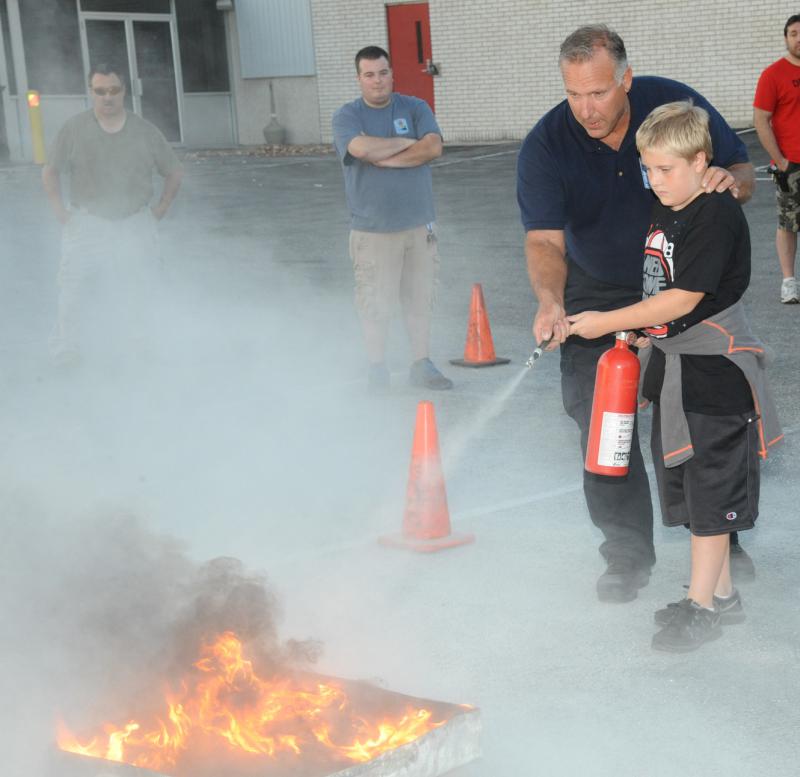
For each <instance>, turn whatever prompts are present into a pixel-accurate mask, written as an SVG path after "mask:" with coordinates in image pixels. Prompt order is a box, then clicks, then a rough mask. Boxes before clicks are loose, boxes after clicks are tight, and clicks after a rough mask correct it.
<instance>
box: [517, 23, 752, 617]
mask: <svg viewBox="0 0 800 777" xmlns="http://www.w3.org/2000/svg"><path fill="white" fill-rule="evenodd" d="M559 62H560V66H561V75H562V77H563V80H564V87H565V89H566V93H567V99H566V100H565V101H564V102H562V103H560V104H559V105H557V106H556V107H555V108H553V109H552V110H550V111H549V112H548V113H547V114H545V116H544V117H543V118H542V119H541V120H540V121H539V122H538V123H537V124H536V126H535V127H534V128H533V130H531V132H530V134H529V135H528V137H527V138H526V139H525V142H524V143H523V145H522V148H521V150H520V155H519V161H518V168H517V199H518V201H519V205H520V210H521V214H522V223H523V226H524V228H525V230H526V238H525V254H526V258H527V263H528V274H529V276H530V280H531V285H532V287H533V291H534V293H535V295H536V297H537V299H538V302H539V306H538V310H537V312H536V316H535V319H534V323H533V335H534V337H535V339H536V341H537V342H544V341H548V340H549V341H550V344H549V346H548V349H549V350H553V349H555V348H556V347H559V346H560V347H561V388H562V397H563V401H564V408H565V409H566V411H567V413H568V414H569V415H570V416H571V417H572V419H573V420H574V421H575V422H576V423H577V424H578V427H579V428H580V431H581V446H582V450H583V454H584V457H585V453H586V443H587V438H588V433H589V421H590V417H591V408H592V397H593V393H594V379H595V372H596V366H597V360H598V359H599V358H600V356H601V355H602V354H603V353H604V352H605V351H606V350H608V348H609V347H611V345H612V344H613V336H605V337H601V338H598V339H596V340H585V339H583V338H580V337H577V336H573V337H569V336H568V335H569V322H568V321H567V315H569V314H571V313H577V312H579V311H581V310H586V309H592V310H613V309H616V308H620V307H623V306H625V305H629V304H632V303H635V302H637V301H639V300H640V299H641V297H642V277H641V263H642V259H641V257H642V250H643V246H644V241H645V236H646V233H647V227H648V225H649V218H650V210H651V207H652V204H653V194H652V192H651V191H650V189H649V184H648V183H647V176H646V174H645V173H644V172H643V168H642V166H641V161H640V159H639V154H638V152H637V149H636V142H635V135H636V130H637V129H638V128H639V125H640V124H641V123H642V121H643V120H644V119H645V117H646V116H647V114H648V113H650V111H651V110H652V109H653V108H655V107H656V106H658V105H662V104H664V103H668V102H673V101H675V100H682V99H687V98H688V99H692V100H693V101H694V103H695V104H697V105H700V106H701V107H703V108H705V109H706V110H707V111H708V112H709V114H710V116H711V136H712V138H713V144H714V160H713V166H712V167H709V169H708V170H707V172H706V174H705V176H704V179H703V186H704V188H705V190H706V191H709V192H710V191H719V192H721V191H725V190H726V189H731V191H732V192H733V194H734V195H735V196H736V197H737V198H738V199H739V201H740V202H744V201H746V200H747V199H749V197H750V196H751V193H752V190H753V182H754V174H753V167H752V165H751V164H750V163H749V162H748V158H747V151H746V149H745V147H744V144H743V143H742V142H741V141H740V140H739V138H738V137H737V136H736V134H735V133H734V132H733V131H732V130H731V128H730V127H729V126H728V125H727V124H726V123H725V121H724V119H722V117H721V116H720V115H719V113H718V112H717V111H715V110H714V108H713V107H711V105H710V104H709V103H708V102H707V101H706V100H705V99H704V98H703V97H701V96H700V95H699V94H698V93H697V92H695V91H694V90H692V89H690V88H689V87H688V86H685V85H684V84H681V83H678V82H676V81H670V80H667V79H663V78H657V77H639V78H633V73H632V72H631V68H630V67H629V66H628V62H627V55H626V52H625V45H624V43H623V41H622V39H621V38H620V37H619V35H617V34H616V33H615V32H613V31H612V30H610V29H608V27H606V26H605V25H592V26H586V27H581V28H579V29H578V30H576V31H575V32H573V33H572V34H571V35H570V36H569V37H567V38H566V40H565V41H564V43H562V45H561V51H560V56H559ZM583 487H584V495H585V497H586V503H587V506H588V509H589V514H590V516H591V519H592V522H593V523H594V524H595V526H597V527H598V528H599V529H600V530H601V531H602V533H603V535H604V538H605V541H604V542H603V543H602V545H601V546H600V553H601V554H602V556H603V557H604V558H605V560H606V562H607V565H608V566H607V569H606V571H605V572H604V573H603V574H602V575H601V576H600V578H599V579H598V581H597V595H598V597H599V598H600V600H602V601H613V602H627V601H631V600H632V599H635V598H636V596H637V592H638V589H639V588H641V587H642V586H644V585H647V582H648V581H649V578H650V569H651V567H652V565H653V564H654V563H655V552H654V549H653V508H652V502H651V498H650V484H649V483H648V479H647V473H646V472H645V469H644V462H643V460H642V453H641V450H640V448H639V441H638V434H637V433H636V431H634V437H633V445H632V448H631V455H630V469H629V473H628V475H627V476H626V477H605V476H602V475H594V474H591V473H588V472H585V471H584V473H583ZM732 558H733V556H732ZM746 561H747V562H749V558H747V559H746ZM750 563H751V562H750Z"/></svg>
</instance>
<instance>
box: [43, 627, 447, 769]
mask: <svg viewBox="0 0 800 777" xmlns="http://www.w3.org/2000/svg"><path fill="white" fill-rule="evenodd" d="M165 706H166V710H165V714H164V715H163V716H162V717H160V718H156V720H155V723H153V724H151V725H149V726H145V725H144V724H143V723H141V722H139V721H136V720H130V721H128V722H127V723H126V724H124V725H122V726H115V725H112V724H106V725H105V726H104V727H103V734H102V735H100V734H95V735H94V736H93V737H92V738H91V739H89V740H88V741H86V742H82V741H80V740H79V739H78V738H77V737H76V736H75V735H74V734H73V733H72V732H71V731H70V730H69V729H68V728H67V726H66V725H65V724H63V723H62V724H60V725H59V731H58V738H57V741H58V746H59V747H60V748H61V749H62V750H66V751H68V752H71V753H77V754H79V755H85V756H92V757H95V758H105V759H107V760H109V761H117V762H121V763H127V764H131V765H132V766H139V767H143V768H147V769H154V770H163V769H174V768H176V767H180V761H181V758H182V756H184V755H185V754H187V753H190V752H191V750H192V748H194V747H203V748H207V747H208V746H209V743H212V745H213V744H216V746H217V747H218V746H219V741H220V740H222V741H223V742H224V743H227V746H228V749H229V750H231V751H234V752H242V753H249V754H251V755H253V756H269V757H277V756H278V755H282V754H287V755H289V756H291V755H294V756H297V755H299V754H300V753H301V752H302V751H303V749H304V748H308V747H311V746H315V745H316V746H317V747H319V746H322V747H323V748H325V749H327V750H328V751H329V752H331V753H332V754H333V755H334V756H335V757H338V758H341V759H346V760H350V761H358V762H364V761H369V760H371V759H373V758H375V757H376V756H377V755H379V754H380V753H383V752H385V751H387V750H392V749H394V748H396V747H399V746H400V745H403V744H407V743H408V742H413V741H414V740H415V739H417V738H418V737H420V736H422V735H423V734H424V733H426V732H427V731H430V730H431V729H433V728H436V727H438V726H441V725H442V724H443V723H444V721H439V722H432V721H431V718H432V712H431V711H430V710H427V709H414V708H409V709H407V710H406V711H405V714H403V715H402V716H400V717H399V718H398V719H397V720H389V719H384V720H379V721H373V722H370V721H368V720H366V719H364V718H363V717H359V716H356V715H353V714H350V713H349V711H348V710H349V703H348V699H347V696H346V694H345V692H344V690H343V689H342V688H340V687H338V686H336V685H334V684H330V683H323V682H316V683H313V684H312V683H307V684H306V686H302V685H300V684H299V683H298V682H297V681H295V680H292V679H290V678H272V679H269V680H264V679H262V678H260V677H259V676H258V674H256V672H255V670H254V669H253V664H252V662H251V661H249V660H247V659H245V658H244V656H243V653H242V644H241V642H240V641H239V639H238V638H237V637H236V635H235V634H233V633H232V632H225V633H223V634H221V635H220V636H219V637H218V638H217V640H216V641H215V642H214V643H212V644H207V645H204V646H203V648H202V650H201V657H200V659H199V660H198V661H197V662H196V663H195V664H194V665H193V671H192V672H191V673H190V674H189V676H188V677H187V678H185V679H184V681H183V682H182V683H181V686H180V690H178V691H177V692H176V691H169V692H167V694H166V697H165ZM343 721H344V722H343ZM336 739H339V740H340V741H339V743H337V742H336V741H335V740H336ZM214 740H216V742H214Z"/></svg>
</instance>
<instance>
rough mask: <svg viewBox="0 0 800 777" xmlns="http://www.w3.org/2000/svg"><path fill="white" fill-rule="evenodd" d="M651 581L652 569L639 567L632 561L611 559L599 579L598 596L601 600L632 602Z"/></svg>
mask: <svg viewBox="0 0 800 777" xmlns="http://www.w3.org/2000/svg"><path fill="white" fill-rule="evenodd" d="M649 582H650V570H649V569H647V568H646V567H637V566H635V565H634V564H632V563H631V562H630V561H609V562H608V567H607V569H606V571H605V572H603V574H602V575H600V577H599V578H598V579H597V598H598V599H599V600H600V601H601V602H630V601H633V600H634V599H635V598H636V596H637V594H638V593H639V589H640V588H644V587H645V586H646V585H647V584H648V583H649Z"/></svg>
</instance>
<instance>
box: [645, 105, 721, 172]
mask: <svg viewBox="0 0 800 777" xmlns="http://www.w3.org/2000/svg"><path fill="white" fill-rule="evenodd" d="M636 148H638V149H639V153H640V154H641V153H642V151H648V150H651V149H658V150H660V151H666V152H667V153H668V154H672V155H673V156H677V157H682V158H683V159H686V160H687V161H691V160H692V159H694V157H695V156H696V155H697V153H698V152H699V151H703V152H704V153H705V155H706V162H710V161H711V157H712V156H713V148H712V145H711V133H710V132H709V130H708V111H706V110H705V109H703V108H701V107H700V106H698V105H693V104H692V101H691V100H680V101H679V102H674V103H667V104H666V105H660V106H659V107H658V108H654V109H653V110H652V111H650V114H649V115H648V116H647V118H646V119H645V120H644V121H643V122H642V124H641V126H640V127H639V129H638V130H637V131H636Z"/></svg>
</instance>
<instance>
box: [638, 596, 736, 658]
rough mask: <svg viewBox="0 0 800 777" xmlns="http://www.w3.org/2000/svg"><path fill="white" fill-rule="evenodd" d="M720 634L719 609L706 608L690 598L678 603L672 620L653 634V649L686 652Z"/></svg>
mask: <svg viewBox="0 0 800 777" xmlns="http://www.w3.org/2000/svg"><path fill="white" fill-rule="evenodd" d="M721 635H722V629H721V628H720V625H719V611H718V610H717V609H716V608H715V609H713V610H707V609H706V608H705V607H701V606H700V605H699V604H698V603H697V602H695V601H693V600H692V599H684V600H683V601H682V602H680V603H679V604H678V608H677V612H676V613H675V615H674V617H673V618H672V620H671V621H670V622H669V623H668V624H667V625H666V626H664V628H663V629H661V631H659V632H658V633H657V634H655V635H654V636H653V643H652V644H653V649H654V650H665V651H667V652H669V653H688V652H689V651H690V650H697V648H699V647H700V646H701V645H702V644H704V643H705V642H710V641H711V640H712V639H716V638H717V637H719V636H721Z"/></svg>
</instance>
